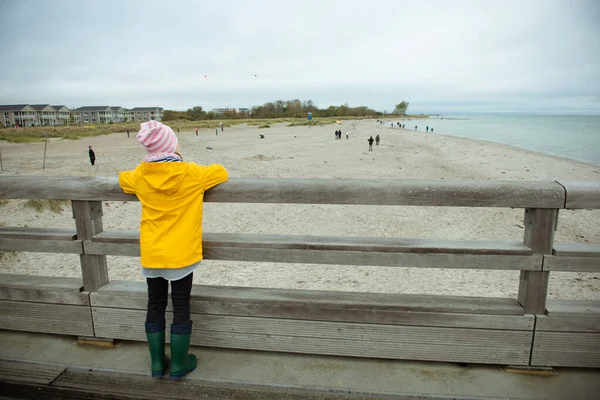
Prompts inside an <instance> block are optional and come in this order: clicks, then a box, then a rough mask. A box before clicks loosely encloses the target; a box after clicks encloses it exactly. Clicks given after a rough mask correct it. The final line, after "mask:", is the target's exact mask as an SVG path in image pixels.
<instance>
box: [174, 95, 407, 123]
mask: <svg viewBox="0 0 600 400" xmlns="http://www.w3.org/2000/svg"><path fill="white" fill-rule="evenodd" d="M408 104H409V103H408V102H406V101H403V102H402V103H400V104H398V105H396V109H395V110H394V113H396V114H398V115H405V114H406V110H407V109H408ZM309 112H311V113H312V116H313V117H379V116H382V115H384V113H381V112H379V111H375V110H373V109H371V108H369V107H367V106H358V107H350V106H349V105H348V104H347V103H346V104H342V105H340V106H329V107H327V108H323V109H320V108H318V107H317V106H315V104H314V103H313V101H312V100H305V101H300V100H298V99H294V100H288V101H283V100H276V101H270V102H267V103H265V104H263V105H261V106H254V107H252V108H251V109H250V111H239V110H236V109H231V110H227V111H225V112H224V113H222V114H217V113H216V112H214V111H206V110H204V109H203V108H202V106H195V107H192V108H189V109H187V110H186V111H173V110H165V111H164V112H163V117H162V120H163V121H172V120H177V119H184V120H189V121H200V120H212V119H248V118H258V119H260V118H306V116H307V115H308V113H309Z"/></svg>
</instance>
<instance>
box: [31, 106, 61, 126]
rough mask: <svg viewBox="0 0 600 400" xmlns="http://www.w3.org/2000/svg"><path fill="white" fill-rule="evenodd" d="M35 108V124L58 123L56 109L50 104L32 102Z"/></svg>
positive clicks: (49, 124) (51, 124)
mask: <svg viewBox="0 0 600 400" xmlns="http://www.w3.org/2000/svg"><path fill="white" fill-rule="evenodd" d="M31 107H33V108H34V109H35V124H36V125H37V126H55V125H58V124H57V119H56V110H55V109H54V107H52V106H51V105H50V104H32V105H31Z"/></svg>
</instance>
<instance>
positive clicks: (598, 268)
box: [544, 255, 600, 272]
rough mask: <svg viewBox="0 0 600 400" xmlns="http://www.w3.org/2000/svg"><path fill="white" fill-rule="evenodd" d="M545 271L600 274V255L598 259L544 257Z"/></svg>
mask: <svg viewBox="0 0 600 400" xmlns="http://www.w3.org/2000/svg"><path fill="white" fill-rule="evenodd" d="M544 271H568V272H600V255H598V258H594V257H565V256H561V257H557V256H544Z"/></svg>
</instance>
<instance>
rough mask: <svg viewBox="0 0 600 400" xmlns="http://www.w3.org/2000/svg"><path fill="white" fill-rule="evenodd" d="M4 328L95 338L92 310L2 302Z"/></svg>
mask: <svg viewBox="0 0 600 400" xmlns="http://www.w3.org/2000/svg"><path fill="white" fill-rule="evenodd" d="M0 326H1V327H2V329H8V330H15V331H27V332H42V333H56V334H59V335H75V336H93V335H94V329H93V326H92V316H91V312H90V307H87V306H74V305H65V304H45V303H29V302H20V301H6V300H0Z"/></svg>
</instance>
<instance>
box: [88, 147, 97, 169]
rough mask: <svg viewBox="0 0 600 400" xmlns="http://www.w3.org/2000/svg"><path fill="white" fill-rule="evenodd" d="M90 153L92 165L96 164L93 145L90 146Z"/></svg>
mask: <svg viewBox="0 0 600 400" xmlns="http://www.w3.org/2000/svg"><path fill="white" fill-rule="evenodd" d="M88 154H89V155H90V163H92V165H94V163H95V162H96V153H94V150H92V146H91V145H90V147H89V148H88Z"/></svg>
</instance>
